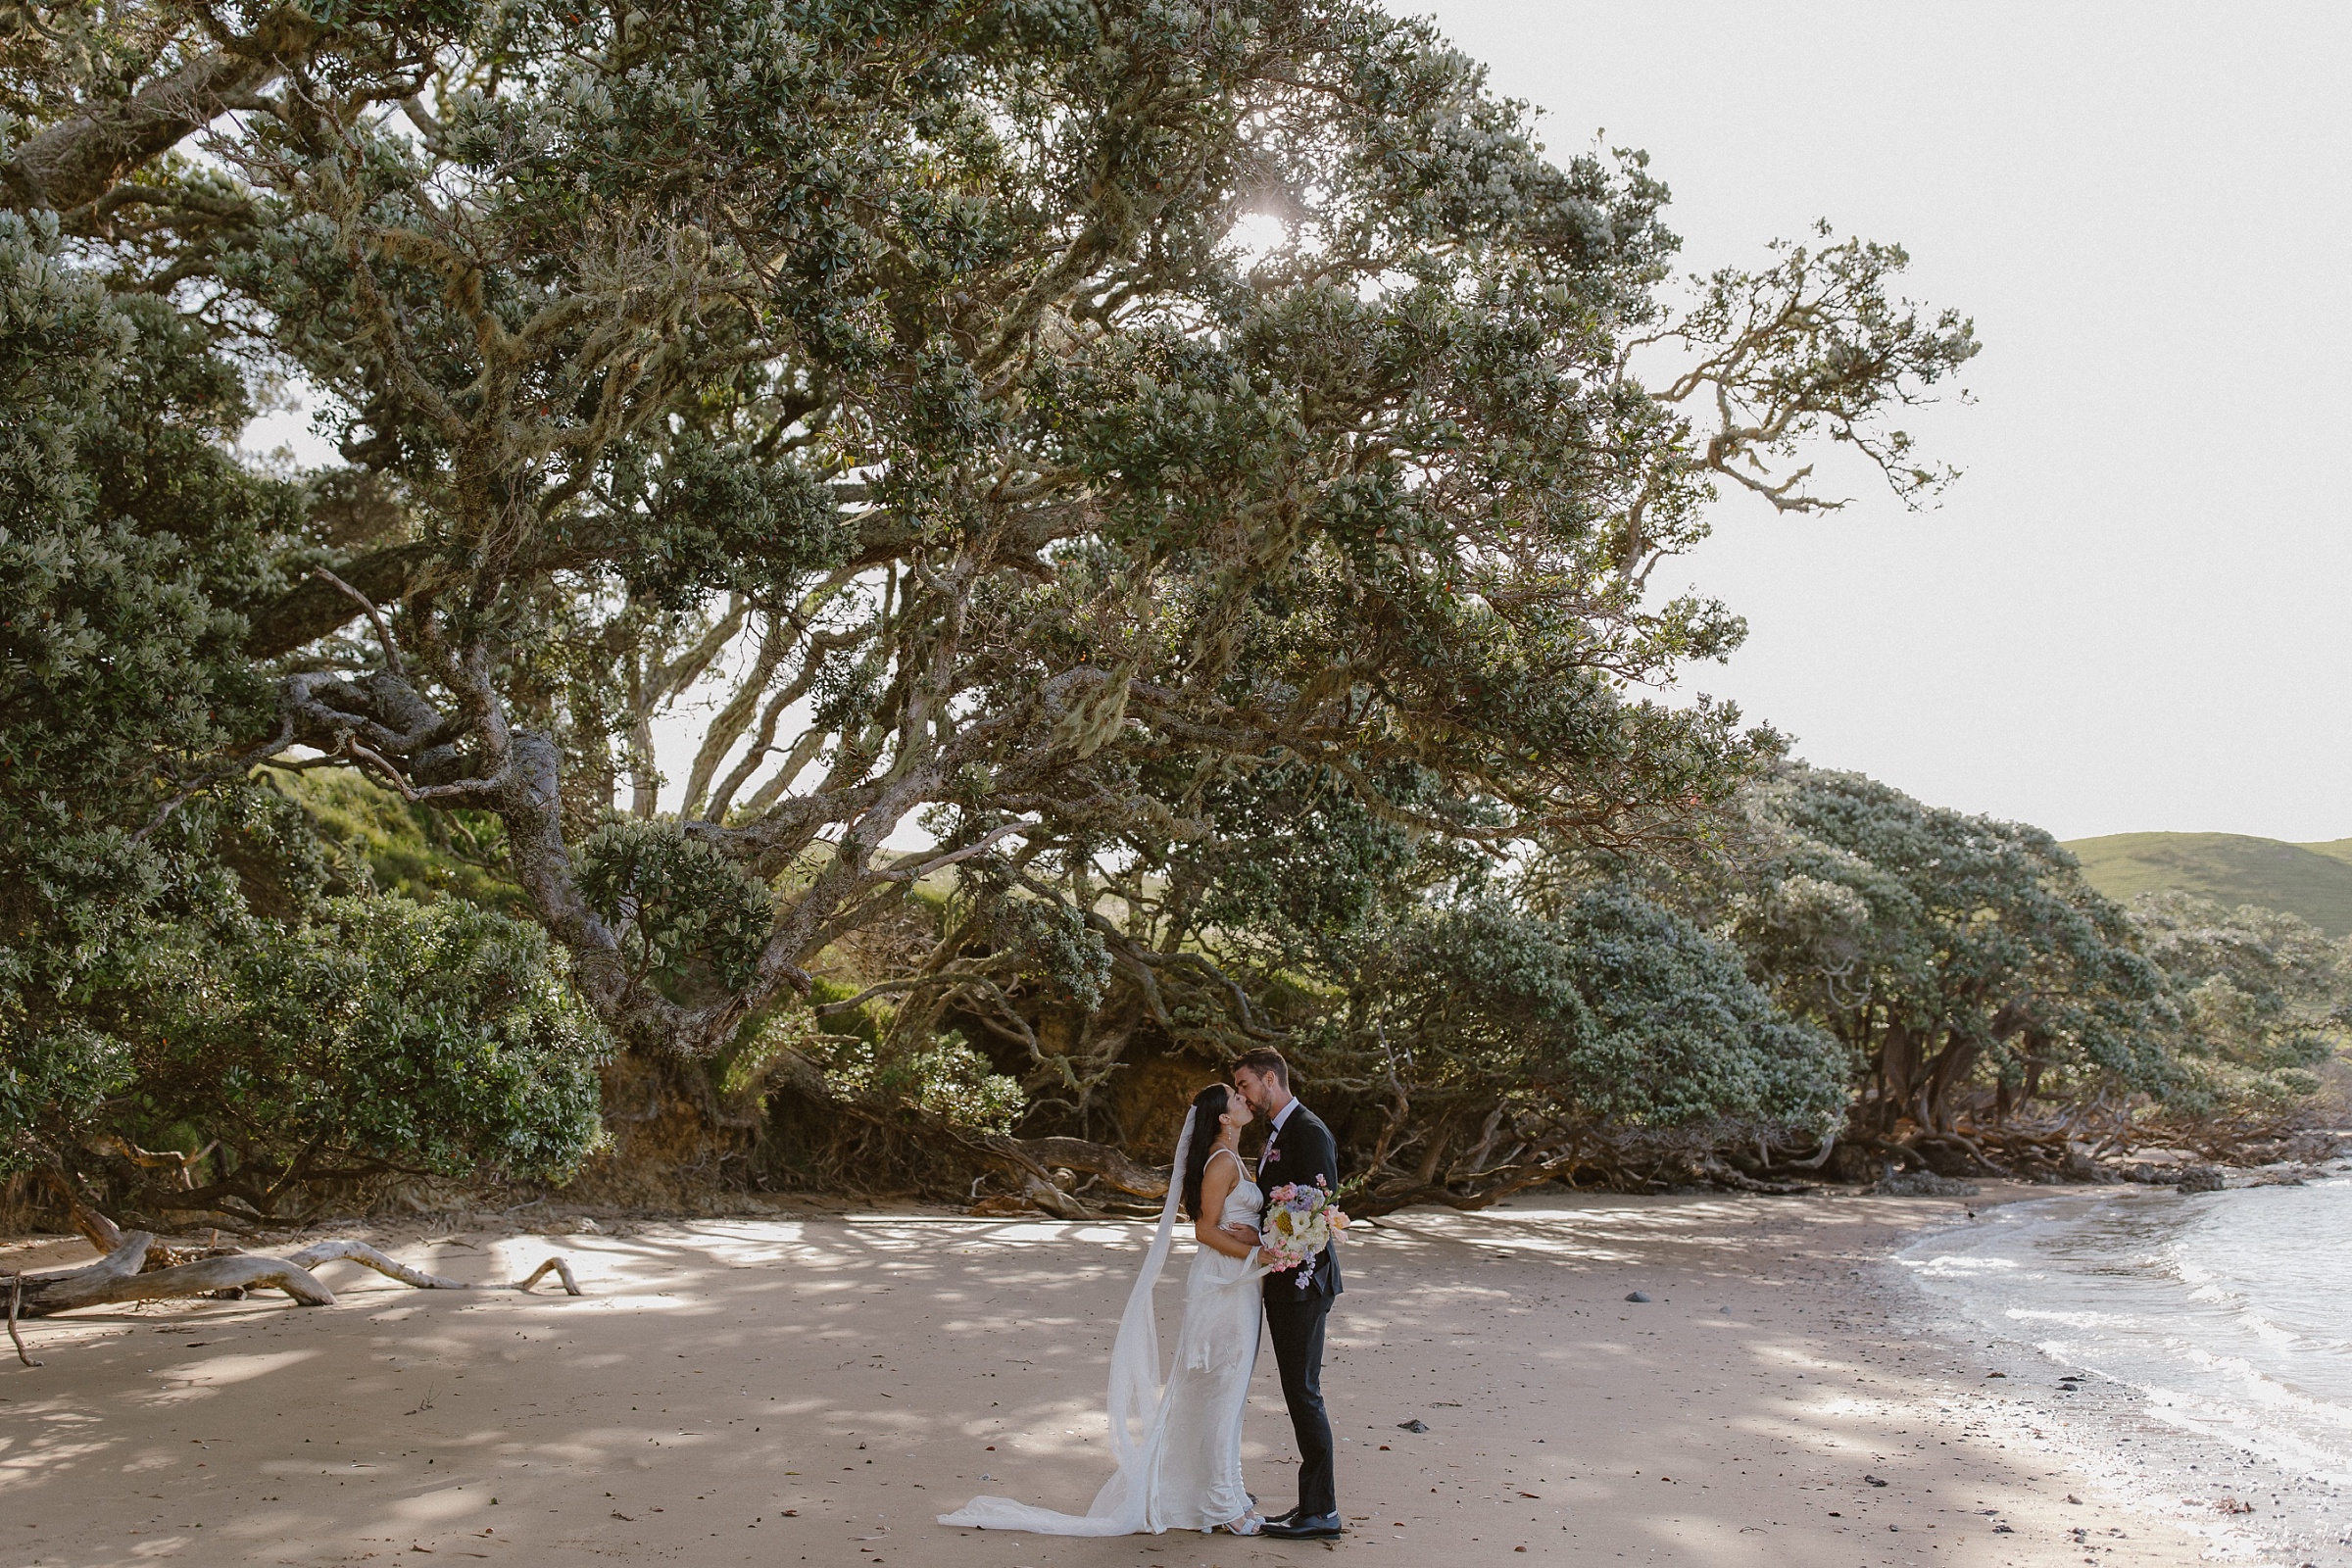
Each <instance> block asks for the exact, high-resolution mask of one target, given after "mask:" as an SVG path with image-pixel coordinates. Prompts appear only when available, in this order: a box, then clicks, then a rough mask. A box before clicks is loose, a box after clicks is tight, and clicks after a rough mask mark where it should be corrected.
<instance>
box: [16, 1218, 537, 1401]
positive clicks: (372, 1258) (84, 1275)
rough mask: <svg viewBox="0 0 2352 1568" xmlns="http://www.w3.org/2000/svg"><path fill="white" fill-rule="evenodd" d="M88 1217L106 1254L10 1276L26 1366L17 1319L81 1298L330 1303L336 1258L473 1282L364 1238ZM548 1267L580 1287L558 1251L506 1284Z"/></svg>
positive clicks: (411, 1280) (439, 1280)
mask: <svg viewBox="0 0 2352 1568" xmlns="http://www.w3.org/2000/svg"><path fill="white" fill-rule="evenodd" d="M91 1217H92V1218H93V1219H95V1220H96V1222H97V1223H95V1224H89V1225H84V1226H83V1227H82V1229H83V1233H84V1234H85V1235H88V1236H90V1238H91V1240H92V1242H93V1244H96V1243H97V1242H98V1241H99V1240H100V1238H104V1239H105V1240H107V1241H111V1242H113V1243H114V1246H113V1247H112V1248H111V1249H108V1248H101V1250H104V1251H105V1252H106V1255H105V1256H104V1257H102V1258H100V1259H99V1260H98V1261H97V1262H95V1263H87V1264H84V1265H83V1266H81V1267H80V1268H70V1269H53V1270H50V1271H48V1272H45V1273H40V1274H26V1273H17V1274H12V1275H10V1276H8V1285H7V1290H6V1293H5V1296H6V1300H7V1317H8V1335H9V1339H10V1341H11V1342H12V1343H13V1344H14V1345H15V1347H16V1351H17V1359H19V1360H20V1361H22V1362H24V1363H25V1365H26V1366H39V1365H40V1364H41V1363H40V1362H39V1361H37V1360H35V1359H33V1357H32V1356H31V1354H30V1353H28V1352H27V1351H26V1350H25V1342H24V1340H23V1338H22V1337H20V1335H19V1332H18V1328H17V1325H18V1324H19V1323H20V1322H22V1321H24V1320H25V1319H29V1318H36V1317H54V1316H55V1315H56V1314H58V1313H60V1312H71V1311H73V1310H75V1309H76V1308H78V1307H85V1306H109V1305H117V1304H120V1303H122V1302H123V1301H157V1300H168V1299H177V1298H185V1297H191V1296H214V1295H219V1294H221V1293H224V1292H234V1293H236V1294H237V1295H240V1296H242V1295H244V1294H246V1293H247V1292H251V1291H283V1292H285V1293H286V1295H287V1296H288V1297H290V1298H292V1299H293V1300H294V1303H295V1304H296V1305H298V1306H332V1305H334V1304H335V1293H334V1292H333V1291H331V1290H329V1289H327V1287H326V1285H325V1283H324V1282H323V1281H321V1280H320V1279H319V1276H318V1275H316V1274H314V1273H312V1272H311V1271H312V1270H313V1269H315V1268H318V1267H319V1265H320V1264H322V1263H331V1262H335V1261H338V1260H340V1261H344V1262H351V1263H359V1264H362V1265H364V1266H365V1267H368V1268H371V1269H373V1270H375V1271H376V1272H377V1273H378V1274H381V1275H383V1276H385V1277H386V1278H387V1279H395V1280H398V1281H400V1283H401V1284H403V1285H413V1286H415V1287H416V1288H417V1289H418V1290H420V1291H463V1290H468V1289H471V1287H470V1286H468V1285H467V1284H466V1282H465V1281H464V1280H453V1279H448V1278H445V1277H444V1276H442V1275H439V1274H428V1273H426V1272H425V1271H424V1270H423V1269H420V1268H411V1267H410V1266H409V1265H408V1264H406V1263H403V1262H401V1261H399V1260H398V1259H396V1258H392V1257H388V1256H386V1255H385V1254H384V1253H382V1252H380V1251H378V1250H376V1249H374V1248H372V1247H369V1246H368V1244H367V1243H366V1242H353V1241H332V1242H314V1243H312V1244H311V1245H310V1246H308V1247H305V1248H302V1249H299V1250H296V1251H292V1252H289V1253H287V1254H286V1255H285V1256H283V1257H270V1256H266V1255H264V1254H261V1253H258V1252H236V1251H226V1250H219V1249H210V1248H171V1247H166V1246H163V1245H161V1244H159V1243H158V1242H157V1241H156V1239H155V1238H154V1237H153V1236H151V1235H149V1234H148V1233H147V1232H145V1231H125V1230H121V1229H118V1228H117V1227H116V1226H115V1224H114V1222H113V1221H112V1220H108V1219H106V1218H105V1216H103V1215H97V1214H95V1213H94V1211H93V1213H92V1215H91ZM551 1271H552V1272H553V1273H554V1274H556V1275H557V1277H559V1278H560V1279H562V1280H563V1282H564V1294H565V1295H566V1296H578V1295H580V1294H581V1292H580V1287H579V1283H578V1281H576V1280H574V1279H573V1278H572V1273H571V1264H570V1263H569V1262H568V1261H567V1260H565V1259H564V1257H562V1256H556V1257H551V1258H549V1259H548V1260H547V1261H546V1262H544V1263H541V1264H540V1265H539V1266H538V1267H537V1268H535V1269H533V1270H531V1272H530V1273H529V1275H527V1276H526V1277H524V1278H522V1279H519V1280H516V1281H515V1282H514V1283H513V1284H511V1285H509V1286H508V1287H507V1289H509V1290H515V1291H528V1290H530V1289H531V1287H532V1286H534V1285H536V1284H538V1283H539V1281H540V1280H542V1279H544V1278H545V1277H546V1276H547V1275H548V1274H549V1273H550V1272H551Z"/></svg>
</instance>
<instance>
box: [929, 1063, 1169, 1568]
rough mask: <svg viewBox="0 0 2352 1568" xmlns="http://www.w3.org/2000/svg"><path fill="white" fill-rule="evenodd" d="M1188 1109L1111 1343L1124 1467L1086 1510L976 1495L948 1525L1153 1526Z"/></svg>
mask: <svg viewBox="0 0 2352 1568" xmlns="http://www.w3.org/2000/svg"><path fill="white" fill-rule="evenodd" d="M1196 1114H1197V1113H1196V1112H1194V1111H1190V1110H1188V1111H1186V1112H1185V1115H1184V1131H1183V1132H1182V1133H1180V1134H1179V1135H1178V1136H1177V1139H1176V1161H1175V1164H1174V1165H1173V1166H1171V1167H1170V1169H1169V1171H1168V1196H1167V1201H1165V1202H1163V1203H1161V1204H1160V1206H1159V1229H1158V1230H1157V1231H1155V1232H1153V1233H1152V1250H1150V1251H1148V1252H1146V1253H1145V1254H1144V1266H1143V1269H1142V1270H1141V1271H1140V1272H1139V1273H1138V1274H1137V1275H1136V1276H1135V1287H1134V1289H1132V1290H1130V1291H1129V1292H1128V1293H1127V1310H1126V1311H1125V1312H1123V1313H1121V1314H1120V1316H1119V1337H1118V1339H1117V1340H1115V1341H1114V1342H1113V1343H1112V1345H1111V1348H1110V1401H1109V1413H1110V1451H1111V1456H1112V1457H1113V1458H1114V1459H1116V1460H1117V1461H1118V1470H1117V1471H1116V1473H1114V1474H1113V1475H1112V1476H1111V1478H1110V1479H1109V1480H1108V1481H1105V1482H1104V1483H1103V1490H1102V1491H1101V1492H1098V1493H1096V1494H1095V1501H1094V1505H1093V1506H1092V1507H1090V1508H1088V1509H1087V1510H1086V1512H1084V1513H1082V1514H1080V1513H1055V1512H1054V1510H1053V1509H1051V1508H1040V1507H1037V1506H1035V1505H1034V1504H1031V1503H1026V1502H1015V1501H1013V1500H1012V1499H1011V1498H1010V1497H974V1498H973V1499H972V1500H971V1501H969V1502H967V1503H965V1504H964V1505H963V1506H962V1507H961V1508H958V1509H956V1512H954V1513H943V1514H941V1515H940V1516H939V1522H940V1523H941V1524H943V1525H966V1526H975V1525H976V1526H978V1527H979V1528H981V1529H983V1530H1026V1531H1029V1532H1030V1533H1032V1534H1034V1535H1041V1536H1128V1535H1133V1534H1135V1533H1136V1532H1137V1531H1139V1530H1144V1529H1147V1528H1149V1526H1148V1524H1147V1522H1146V1514H1147V1512H1148V1511H1149V1509H1150V1507H1151V1502H1152V1436H1153V1429H1154V1428H1155V1427H1156V1426H1157V1425H1158V1423H1159V1419H1160V1404H1161V1401H1162V1399H1163V1398H1164V1397H1166V1393H1167V1386H1166V1383H1165V1380H1164V1379H1163V1378H1162V1376H1161V1373H1160V1365H1159V1321H1158V1318H1157V1317H1156V1316H1155V1315H1154V1313H1153V1312H1152V1287H1153V1286H1154V1285H1156V1284H1158V1283H1159V1271H1160V1267H1161V1265H1163V1264H1164V1263H1166V1262H1167V1260H1168V1244H1169V1242H1170V1240H1171V1239H1172V1238H1173V1237H1174V1235H1175V1233H1176V1205H1177V1201H1178V1200H1179V1199H1180V1198H1181V1197H1182V1196H1183V1191H1184V1162H1185V1156H1186V1155H1188V1154H1190V1153H1191V1152H1192V1148H1193V1121H1194V1117H1195V1115H1196Z"/></svg>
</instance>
